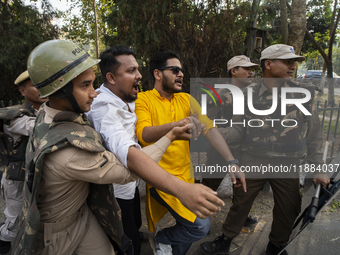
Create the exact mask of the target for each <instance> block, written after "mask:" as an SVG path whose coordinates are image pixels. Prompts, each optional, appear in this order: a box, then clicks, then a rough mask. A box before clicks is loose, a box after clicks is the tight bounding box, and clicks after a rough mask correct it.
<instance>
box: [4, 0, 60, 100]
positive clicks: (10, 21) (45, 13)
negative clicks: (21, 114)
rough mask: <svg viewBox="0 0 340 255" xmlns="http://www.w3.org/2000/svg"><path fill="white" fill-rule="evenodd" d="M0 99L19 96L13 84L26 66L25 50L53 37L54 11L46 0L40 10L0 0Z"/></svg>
mask: <svg viewBox="0 0 340 255" xmlns="http://www.w3.org/2000/svg"><path fill="white" fill-rule="evenodd" d="M0 13H1V16H0V34H1V36H0V68H1V73H2V75H1V77H2V79H1V94H0V100H4V101H6V102H8V101H9V100H13V101H14V102H13V103H15V104H16V103H17V102H18V100H20V99H21V96H20V94H19V92H18V91H17V89H16V88H15V87H14V81H15V79H16V78H17V76H18V75H19V74H20V73H22V72H23V71H25V70H27V58H28V56H29V53H30V52H31V51H32V50H33V49H34V48H35V47H36V46H37V45H39V44H40V43H42V42H44V41H46V40H49V39H54V38H57V37H58V35H59V33H58V28H57V27H56V26H54V25H53V24H52V20H53V18H55V17H56V15H57V13H55V12H54V11H53V9H52V7H51V5H50V4H49V2H48V1H42V13H41V14H40V13H39V12H38V9H37V8H36V7H35V6H24V4H23V2H22V1H19V0H12V1H9V0H0Z"/></svg>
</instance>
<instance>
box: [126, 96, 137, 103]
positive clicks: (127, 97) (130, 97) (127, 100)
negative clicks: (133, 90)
mask: <svg viewBox="0 0 340 255" xmlns="http://www.w3.org/2000/svg"><path fill="white" fill-rule="evenodd" d="M136 99H137V97H133V96H131V95H124V101H125V102H127V103H132V102H134V101H136Z"/></svg>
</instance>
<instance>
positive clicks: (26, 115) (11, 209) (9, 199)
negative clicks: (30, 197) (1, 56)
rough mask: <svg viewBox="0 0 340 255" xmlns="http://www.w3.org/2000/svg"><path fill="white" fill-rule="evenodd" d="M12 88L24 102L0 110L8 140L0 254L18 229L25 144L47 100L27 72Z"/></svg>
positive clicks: (2, 144)
mask: <svg viewBox="0 0 340 255" xmlns="http://www.w3.org/2000/svg"><path fill="white" fill-rule="evenodd" d="M14 84H15V85H16V86H17V87H18V90H19V91H20V93H21V95H22V96H23V97H24V98H25V101H24V103H23V104H22V105H16V106H12V107H7V108H1V109H0V119H1V120H2V121H3V122H4V124H3V131H4V135H3V139H4V138H7V139H8V140H7V141H8V142H7V143H0V146H5V145H6V148H1V150H2V151H7V158H6V161H7V163H6V166H5V173H4V174H3V175H2V180H1V184H2V187H3V195H4V199H5V202H6V209H5V211H4V214H5V216H6V220H5V223H4V224H3V225H2V226H1V227H0V254H5V253H7V252H8V251H9V250H10V249H11V242H12V241H13V240H14V236H15V233H16V229H17V226H18V224H17V221H16V220H17V218H18V217H19V214H20V212H21V207H22V189H23V181H24V177H25V153H26V146H27V141H28V137H29V136H30V134H31V133H32V131H33V127H34V122H35V116H36V114H37V112H38V109H39V107H40V105H41V104H42V103H43V102H45V101H46V99H44V98H40V97H39V92H38V90H37V89H36V88H35V87H34V85H33V83H32V81H31V80H30V77H29V75H28V71H25V72H23V73H21V74H20V75H19V76H18V78H17V79H16V80H15V82H14ZM0 163H1V162H0ZM2 163H5V162H2Z"/></svg>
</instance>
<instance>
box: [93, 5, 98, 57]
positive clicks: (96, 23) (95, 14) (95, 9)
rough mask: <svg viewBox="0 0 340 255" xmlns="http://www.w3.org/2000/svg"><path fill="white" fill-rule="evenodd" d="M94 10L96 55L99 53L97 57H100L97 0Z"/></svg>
mask: <svg viewBox="0 0 340 255" xmlns="http://www.w3.org/2000/svg"><path fill="white" fill-rule="evenodd" d="M93 11H94V25H95V28H96V55H97V58H99V38H98V20H97V8H96V0H93Z"/></svg>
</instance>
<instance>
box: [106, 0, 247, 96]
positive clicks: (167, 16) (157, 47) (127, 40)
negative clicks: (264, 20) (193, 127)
mask: <svg viewBox="0 0 340 255" xmlns="http://www.w3.org/2000/svg"><path fill="white" fill-rule="evenodd" d="M115 3H116V4H115V5H114V6H112V12H111V14H110V15H109V16H107V17H106V19H105V22H106V23H107V26H108V27H114V28H116V34H115V35H112V34H111V35H109V34H105V35H104V42H105V44H106V45H115V44H123V45H127V46H131V47H132V48H133V49H134V51H135V55H136V57H137V59H140V60H141V72H142V75H143V77H144V80H143V87H144V88H145V89H151V88H152V87H153V84H151V83H149V82H148V81H150V79H147V78H148V77H149V78H150V76H148V60H149V59H150V58H151V57H152V55H153V54H154V53H156V52H158V51H163V50H169V49H170V50H173V51H175V52H177V53H178V54H179V55H180V57H181V60H182V65H183V67H184V70H185V77H184V79H185V80H184V83H185V90H186V91H188V89H189V86H188V83H189V78H190V77H226V75H227V61H228V59H230V57H232V56H234V55H236V54H243V53H244V46H243V43H244V40H245V35H246V34H245V32H246V26H247V24H248V19H249V17H250V16H251V15H250V14H251V13H250V12H251V1H219V0H209V1H204V2H203V1H195V2H194V1H183V0H181V1H180V0H172V1H170V0H165V1H160V0H149V1H135V0H117V1H116V2H115Z"/></svg>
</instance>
